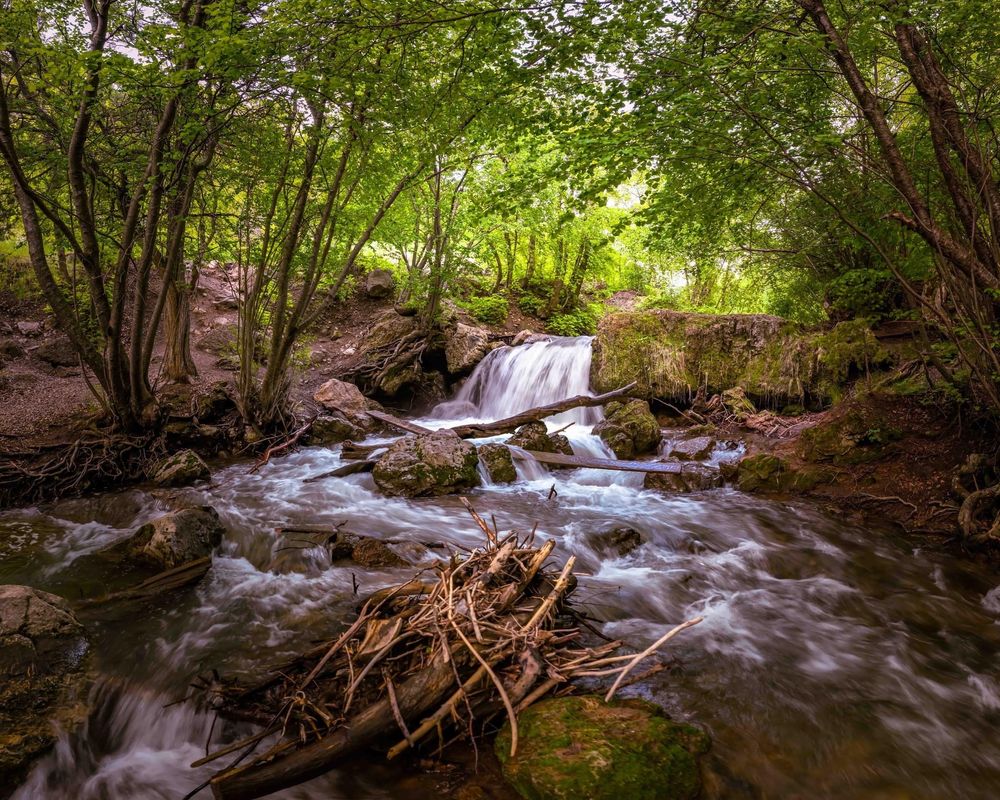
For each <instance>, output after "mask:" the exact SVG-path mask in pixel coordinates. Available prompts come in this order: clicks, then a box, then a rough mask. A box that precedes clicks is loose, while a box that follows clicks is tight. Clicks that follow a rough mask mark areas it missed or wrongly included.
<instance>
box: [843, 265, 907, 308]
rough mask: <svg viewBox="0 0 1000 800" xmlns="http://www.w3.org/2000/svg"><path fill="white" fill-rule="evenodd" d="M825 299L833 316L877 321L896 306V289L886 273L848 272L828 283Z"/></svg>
mask: <svg viewBox="0 0 1000 800" xmlns="http://www.w3.org/2000/svg"><path fill="white" fill-rule="evenodd" d="M826 300H827V302H828V303H829V306H830V310H831V311H832V312H833V314H834V316H836V315H838V314H839V315H840V316H841V317H842V318H843V317H844V316H848V317H869V318H871V319H875V320H878V319H882V318H883V317H885V316H886V315H887V314H888V313H889V312H891V311H892V309H893V308H895V307H896V306H897V305H898V304H899V301H900V298H899V287H898V285H897V284H896V282H895V281H894V279H893V277H892V274H891V273H890V272H889V271H888V270H884V269H851V270H848V271H847V272H844V273H842V274H840V275H838V276H837V277H836V278H834V279H833V280H832V281H830V283H829V284H828V285H827V287H826Z"/></svg>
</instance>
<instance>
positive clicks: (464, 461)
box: [372, 430, 479, 497]
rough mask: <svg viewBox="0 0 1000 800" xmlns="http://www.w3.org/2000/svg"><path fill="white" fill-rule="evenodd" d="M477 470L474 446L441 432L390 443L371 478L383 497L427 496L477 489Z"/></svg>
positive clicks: (450, 433)
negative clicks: (383, 494)
mask: <svg viewBox="0 0 1000 800" xmlns="http://www.w3.org/2000/svg"><path fill="white" fill-rule="evenodd" d="M478 467H479V457H478V456H477V455H476V447H475V445H473V444H470V443H469V442H467V441H465V440H464V439H459V438H458V436H456V435H455V434H454V433H453V432H452V431H447V430H444V431H435V432H434V433H428V434H423V435H420V436H406V437H404V438H402V439H400V440H398V441H396V442H393V443H392V444H391V445H390V446H389V449H388V450H386V452H385V455H383V456H382V458H380V459H379V460H378V463H377V464H376V465H375V468H374V469H373V470H372V476H373V477H374V478H375V483H376V484H377V485H378V487H379V488H380V489H381V490H382V491H383V492H385V493H386V494H389V495H396V496H401V497H427V496H432V495H442V494H449V493H451V492H457V491H460V490H462V489H469V488H471V487H473V486H478V485H479V469H478Z"/></svg>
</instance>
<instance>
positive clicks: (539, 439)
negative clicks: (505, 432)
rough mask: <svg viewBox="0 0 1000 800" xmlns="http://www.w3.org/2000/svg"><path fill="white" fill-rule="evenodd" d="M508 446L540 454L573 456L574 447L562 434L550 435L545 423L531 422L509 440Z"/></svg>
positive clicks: (519, 429)
mask: <svg viewBox="0 0 1000 800" xmlns="http://www.w3.org/2000/svg"><path fill="white" fill-rule="evenodd" d="M507 444H509V445H512V446H514V447H520V448H521V449H522V450H536V451H538V452H540V453H562V454H563V455H567V456H571V455H573V447H572V445H570V443H569V439H567V438H566V437H565V436H563V435H562V434H561V433H553V434H550V433H549V429H548V428H546V427H545V423H544V422H529V423H527V424H525V425H522V426H521V427H520V428H518V429H517V430H516V431H514V434H513V435H512V436H511V437H510V438H509V439H508V440H507Z"/></svg>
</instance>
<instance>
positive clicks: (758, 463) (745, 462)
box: [736, 453, 832, 492]
mask: <svg viewBox="0 0 1000 800" xmlns="http://www.w3.org/2000/svg"><path fill="white" fill-rule="evenodd" d="M831 479H832V476H831V475H830V474H829V473H828V472H826V471H825V470H822V469H817V468H815V467H805V468H800V469H799V468H793V467H792V466H791V465H790V464H789V463H788V462H787V461H786V460H785V459H783V458H780V457H778V456H776V455H773V454H771V453H757V454H755V455H752V456H747V457H746V458H744V459H742V460H741V461H740V462H739V464H738V465H737V468H736V486H737V488H739V490H740V491H742V492H807V491H809V490H810V489H814V488H816V487H817V486H819V485H820V484H822V483H828V482H829V481H830V480H831Z"/></svg>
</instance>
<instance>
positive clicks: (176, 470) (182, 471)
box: [150, 450, 212, 486]
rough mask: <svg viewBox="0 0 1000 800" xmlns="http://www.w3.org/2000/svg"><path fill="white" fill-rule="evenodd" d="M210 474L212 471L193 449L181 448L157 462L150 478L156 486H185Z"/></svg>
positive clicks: (208, 476)
mask: <svg viewBox="0 0 1000 800" xmlns="http://www.w3.org/2000/svg"><path fill="white" fill-rule="evenodd" d="M211 476H212V471H211V470H210V469H209V468H208V465H207V464H206V463H205V462H204V461H202V460H201V457H200V456H199V455H198V454H197V453H196V452H194V450H181V451H180V452H179V453H174V454H173V455H172V456H170V457H169V458H166V459H164V460H163V461H161V462H160V463H159V464H157V465H156V467H155V468H154V470H153V475H152V477H151V478H150V480H152V482H153V483H155V484H157V485H158V486H187V485H188V484H191V483H194V482H196V481H200V480H205V479H207V478H210V477H211Z"/></svg>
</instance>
